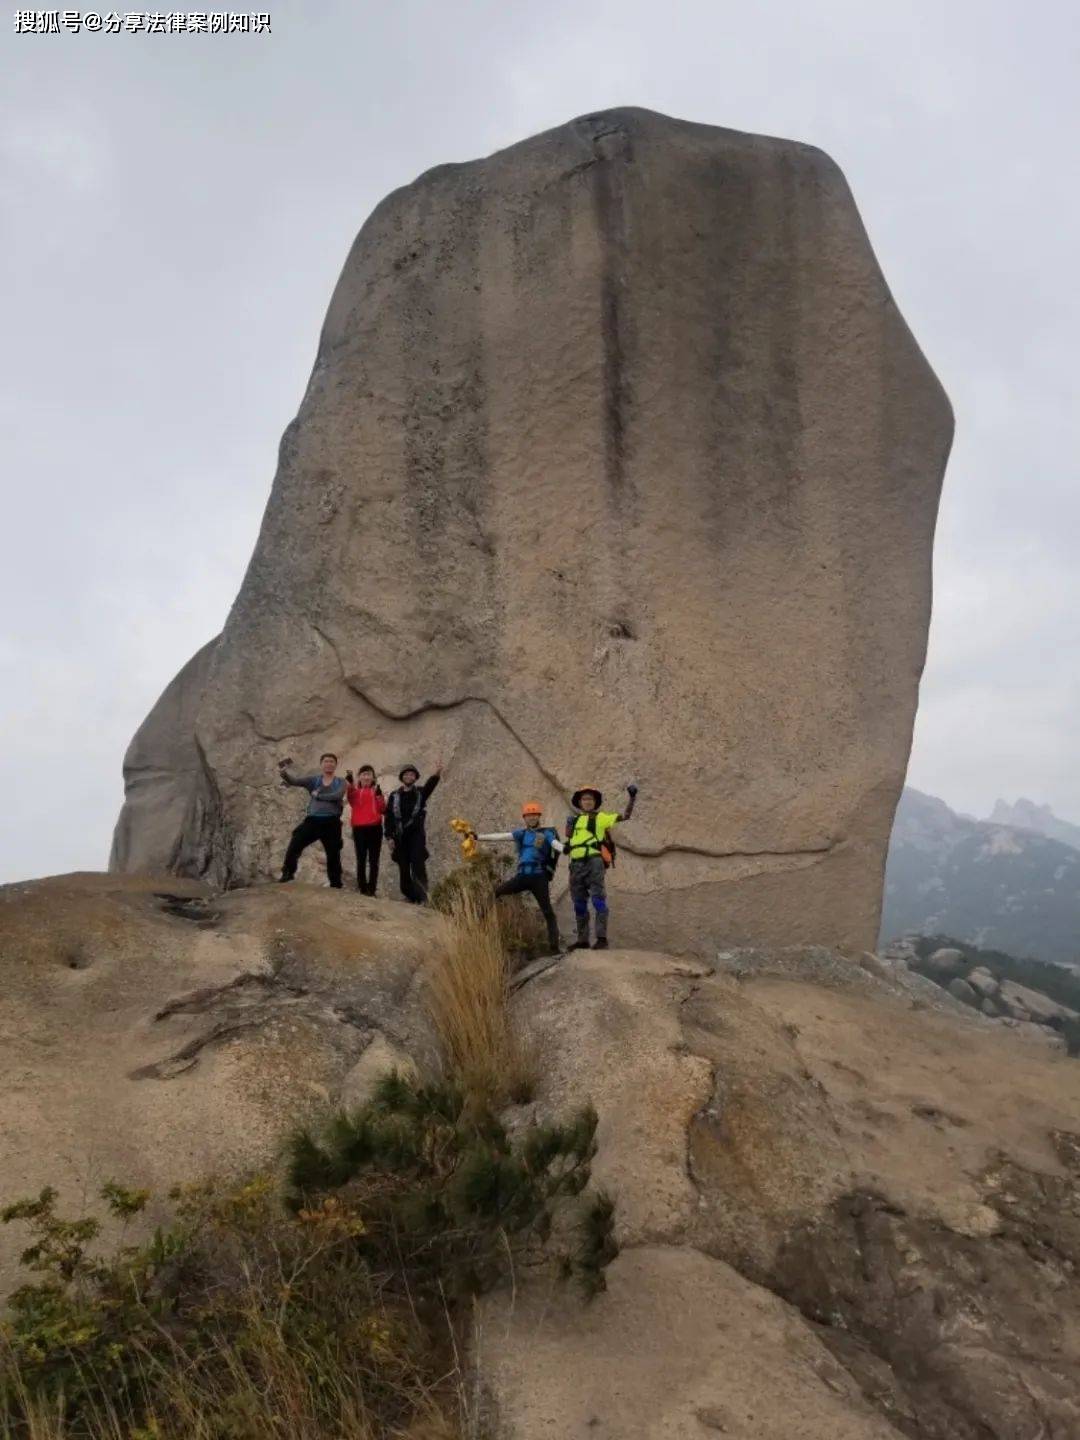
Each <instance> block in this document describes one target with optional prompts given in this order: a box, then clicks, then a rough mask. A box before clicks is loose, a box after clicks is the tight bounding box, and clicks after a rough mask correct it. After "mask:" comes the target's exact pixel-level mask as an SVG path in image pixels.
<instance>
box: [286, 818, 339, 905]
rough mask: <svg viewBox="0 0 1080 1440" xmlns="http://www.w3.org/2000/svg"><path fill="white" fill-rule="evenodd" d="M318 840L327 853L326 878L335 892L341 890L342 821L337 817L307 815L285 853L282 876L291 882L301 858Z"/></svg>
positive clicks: (297, 828) (294, 833) (295, 831)
mask: <svg viewBox="0 0 1080 1440" xmlns="http://www.w3.org/2000/svg"><path fill="white" fill-rule="evenodd" d="M316 840H319V841H321V842H322V847H323V849H324V850H325V851H326V876H327V879H328V880H329V881H330V884H331V885H332V886H333V887H334V889H335V890H340V889H341V821H340V820H339V819H337V817H336V816H330V817H329V818H328V819H326V820H323V819H321V818H319V817H317V816H314V815H305V816H304V818H303V820H301V821H300V824H299V825H297V827H296V829H295V830H294V831H293V832H292V839H291V840H290V841H289V848H288V849H287V850H286V851H285V863H284V864H283V865H282V867H281V874H282V877H283V878H284V879H285V880H291V879H292V878H293V876H294V875H295V874H296V867H297V865H298V864H299V863H300V856H301V855H302V854H303V853H304V851H305V850H306V849H307V847H308V846H309V845H314V844H315V842H316Z"/></svg>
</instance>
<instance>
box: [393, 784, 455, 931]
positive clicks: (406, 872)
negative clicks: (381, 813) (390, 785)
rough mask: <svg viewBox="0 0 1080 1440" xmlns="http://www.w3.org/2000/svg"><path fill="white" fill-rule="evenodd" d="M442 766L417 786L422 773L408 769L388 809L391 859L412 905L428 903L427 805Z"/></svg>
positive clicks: (406, 897)
mask: <svg viewBox="0 0 1080 1440" xmlns="http://www.w3.org/2000/svg"><path fill="white" fill-rule="evenodd" d="M442 768H443V767H442V762H441V761H440V762H439V764H438V765H436V766H435V768H434V770H432V772H431V774H430V775H429V776H428V778H427V779H426V780H425V781H424V783H423V785H422V786H418V781H419V779H420V771H419V770H417V768H416V766H415V765H406V766H405V767H404V769H403V770H401V772H400V773H399V774H398V779H399V780H400V781H401V788H400V789H398V790H395V791H394V793H393V794H392V795H391V796H390V802H389V804H388V805H387V807H386V822H385V831H386V838H387V840H389V842H390V858H391V860H393V861H394V863H395V864H396V865H397V867H398V873H399V874H400V876H401V893H402V895H404V896H405V899H406V900H408V901H409V903H410V904H412V905H425V904H426V903H427V898H428V893H427V886H428V877H427V859H428V848H427V829H426V824H425V822H426V819H427V802H428V801H429V800H430V799H431V794H432V791H433V790H434V789H435V786H436V785H438V783H439V777H440V776H441V775H442Z"/></svg>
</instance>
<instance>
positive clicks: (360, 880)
mask: <svg viewBox="0 0 1080 1440" xmlns="http://www.w3.org/2000/svg"><path fill="white" fill-rule="evenodd" d="M352 838H353V844H354V845H355V846H356V888H357V889H358V890H360V891H362V892H363V893H364V894H365V895H374V894H375V886H376V885H377V884H378V883H379V856H380V855H381V854H382V826H381V825H354V826H353V827H352Z"/></svg>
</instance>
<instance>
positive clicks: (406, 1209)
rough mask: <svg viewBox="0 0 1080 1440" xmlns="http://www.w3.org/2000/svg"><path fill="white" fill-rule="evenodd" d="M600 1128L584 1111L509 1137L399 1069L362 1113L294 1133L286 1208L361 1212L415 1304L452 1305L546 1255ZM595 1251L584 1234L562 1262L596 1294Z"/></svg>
mask: <svg viewBox="0 0 1080 1440" xmlns="http://www.w3.org/2000/svg"><path fill="white" fill-rule="evenodd" d="M596 1123H597V1121H596V1112H595V1111H594V1110H592V1109H591V1108H586V1109H584V1110H582V1111H581V1112H580V1113H579V1114H577V1115H576V1116H574V1117H573V1119H571V1120H570V1121H569V1122H567V1123H565V1124H561V1125H542V1126H535V1127H533V1128H531V1129H529V1130H527V1131H525V1132H524V1134H523V1135H522V1137H521V1138H520V1139H519V1140H518V1141H517V1142H516V1143H514V1142H512V1141H511V1139H510V1137H509V1135H508V1133H507V1131H506V1129H505V1127H504V1126H503V1125H502V1123H501V1122H500V1121H499V1120H498V1119H496V1118H495V1117H494V1116H493V1115H492V1114H491V1113H490V1112H481V1113H479V1114H478V1113H477V1112H476V1110H475V1108H474V1107H473V1106H471V1105H470V1104H469V1103H468V1101H467V1097H466V1095H465V1093H464V1092H463V1091H462V1090H461V1089H460V1088H459V1087H458V1086H456V1085H454V1084H449V1083H444V1084H437V1085H425V1084H423V1083H421V1082H419V1081H416V1080H412V1079H406V1078H404V1077H402V1076H400V1075H398V1074H396V1073H392V1074H390V1075H387V1076H385V1077H384V1078H383V1079H382V1081H380V1083H379V1084H378V1086H377V1087H376V1091H375V1094H374V1097H373V1099H372V1100H371V1102H370V1104H368V1105H366V1106H365V1107H364V1108H363V1109H362V1110H360V1111H358V1112H356V1113H354V1114H348V1115H347V1114H340V1115H337V1116H335V1117H334V1118H332V1119H331V1120H330V1121H328V1122H327V1123H326V1124H325V1125H324V1126H323V1127H322V1129H321V1130H319V1131H312V1130H310V1129H304V1130H300V1131H298V1132H297V1133H296V1135H295V1136H294V1137H293V1140H292V1144H291V1148H290V1161H289V1169H288V1179H289V1186H290V1200H289V1203H290V1205H291V1206H292V1207H293V1209H294V1210H297V1211H303V1210H304V1209H306V1208H310V1207H311V1206H312V1205H313V1204H316V1205H320V1204H329V1203H339V1204H344V1205H345V1206H346V1208H347V1209H348V1210H350V1211H356V1212H357V1213H359V1214H361V1215H362V1216H363V1218H364V1231H363V1234H362V1235H360V1236H358V1238H357V1244H358V1249H359V1250H360V1252H361V1253H362V1254H363V1255H364V1257H365V1259H366V1260H367V1262H368V1264H369V1265H370V1266H371V1267H372V1269H374V1270H376V1271H378V1272H379V1273H385V1274H393V1273H395V1272H398V1273H399V1274H400V1275H401V1277H402V1278H403V1279H404V1278H405V1277H407V1279H408V1288H409V1295H410V1297H411V1299H412V1302H413V1304H415V1305H420V1306H423V1305H433V1306H435V1307H436V1308H438V1307H439V1306H441V1305H442V1304H444V1303H445V1302H446V1301H450V1302H451V1303H455V1304H456V1303H459V1302H461V1301H465V1300H468V1299H471V1298H472V1297H473V1296H474V1295H477V1294H481V1293H483V1292H484V1291H486V1290H489V1289H490V1288H491V1287H492V1286H493V1285H495V1284H497V1283H498V1282H499V1281H500V1280H501V1279H503V1278H504V1277H505V1276H506V1275H507V1274H508V1272H509V1271H511V1270H512V1269H513V1268H514V1267H515V1266H518V1265H528V1264H530V1263H532V1262H535V1261H544V1262H546V1261H547V1260H548V1259H549V1258H551V1257H550V1256H549V1253H548V1245H549V1241H550V1239H551V1235H552V1222H553V1220H554V1217H555V1215H556V1213H557V1211H558V1210H559V1209H560V1208H561V1206H562V1205H563V1204H564V1202H566V1201H567V1200H569V1199H571V1198H573V1197H575V1196H577V1195H580V1194H581V1192H582V1191H583V1190H584V1189H585V1187H586V1185H587V1184H588V1181H589V1174H590V1165H591V1161H592V1158H593V1155H594V1154H595V1150H596V1144H595V1134H596ZM328 1196H329V1197H331V1199H327V1198H326V1197H328ZM335 1197H336V1198H335ZM596 1203H600V1202H599V1201H598V1202H594V1208H595V1204H596ZM603 1203H608V1202H606V1201H604V1202H603ZM588 1213H589V1211H588V1210H587V1211H586V1215H588ZM584 1223H585V1221H584V1220H583V1222H582V1224H583V1225H584ZM589 1233H590V1234H591V1233H592V1232H589ZM597 1257H598V1251H597V1247H596V1246H595V1245H593V1244H592V1243H591V1242H590V1240H589V1237H588V1235H587V1234H586V1232H585V1230H582V1233H581V1236H580V1240H579V1243H578V1244H576V1245H575V1247H574V1248H573V1249H572V1250H570V1251H569V1252H567V1253H566V1254H563V1255H561V1256H560V1257H559V1260H560V1264H561V1265H562V1266H563V1267H564V1268H567V1269H568V1273H571V1274H573V1275H574V1276H576V1277H577V1278H579V1279H581V1280H582V1281H583V1283H585V1288H586V1289H590V1288H592V1277H593V1275H594V1273H595V1272H596V1270H597V1263H596V1262H597ZM609 1258H610V1257H609ZM603 1263H606V1260H605V1261H604V1262H603ZM601 1268H602V1267H601ZM587 1276H588V1278H587Z"/></svg>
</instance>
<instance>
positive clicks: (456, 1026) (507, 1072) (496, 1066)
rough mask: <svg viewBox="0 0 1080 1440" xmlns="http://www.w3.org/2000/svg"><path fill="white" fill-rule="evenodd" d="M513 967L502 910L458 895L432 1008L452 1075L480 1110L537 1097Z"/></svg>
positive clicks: (433, 984)
mask: <svg viewBox="0 0 1080 1440" xmlns="http://www.w3.org/2000/svg"><path fill="white" fill-rule="evenodd" d="M510 974H511V969H510V961H509V959H508V955H507V950H506V946H505V942H504V936H503V933H502V927H501V923H500V920H499V916H498V913H497V911H496V910H495V909H494V908H493V907H492V906H491V905H490V904H486V903H485V902H484V900H483V898H482V897H478V896H477V895H476V894H474V893H473V892H470V891H469V890H466V889H462V890H460V891H459V892H458V893H457V894H456V895H455V897H454V899H453V901H452V903H451V904H450V907H449V909H448V911H447V913H446V914H445V917H444V939H443V943H442V945H441V947H440V951H439V954H438V955H437V956H436V958H435V960H434V962H433V964H432V966H431V970H430V973H429V976H428V982H427V994H426V1000H427V1008H428V1013H429V1015H430V1017H431V1021H432V1024H433V1026H434V1029H435V1034H436V1036H437V1038H438V1042H439V1048H440V1051H441V1054H442V1060H443V1066H444V1072H445V1074H446V1075H447V1076H448V1077H449V1078H451V1079H452V1080H453V1081H454V1082H455V1083H456V1084H457V1085H458V1086H459V1087H460V1088H461V1090H462V1091H463V1092H464V1094H465V1095H466V1097H467V1098H468V1100H469V1102H470V1104H472V1106H473V1107H474V1108H476V1109H477V1110H483V1109H488V1110H497V1109H499V1108H501V1106H503V1105H505V1104H506V1103H507V1102H508V1101H511V1100H513V1101H514V1102H515V1103H518V1104H521V1103H524V1102H525V1101H527V1100H528V1099H530V1098H531V1096H532V1094H533V1091H534V1088H535V1080H536V1057H535V1055H534V1054H533V1052H532V1050H531V1048H530V1046H529V1045H528V1043H527V1042H526V1041H525V1039H524V1037H523V1036H522V1034H521V1031H520V1029H519V1028H518V1026H517V1025H516V1024H515V1021H514V1017H513V1015H512V1013H511V1008H510V991H509V980H510Z"/></svg>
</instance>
